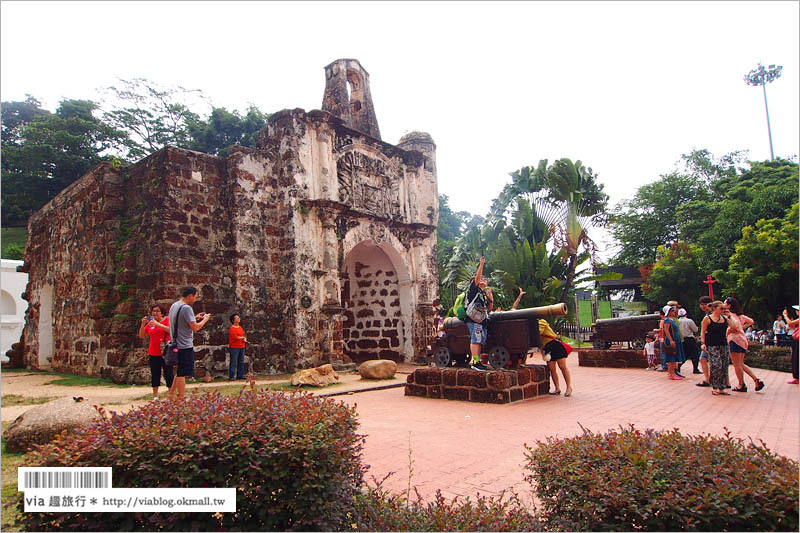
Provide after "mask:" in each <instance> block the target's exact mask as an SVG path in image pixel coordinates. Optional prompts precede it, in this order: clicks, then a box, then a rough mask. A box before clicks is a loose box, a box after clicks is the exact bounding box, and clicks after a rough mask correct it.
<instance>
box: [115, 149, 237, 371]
mask: <svg viewBox="0 0 800 533" xmlns="http://www.w3.org/2000/svg"><path fill="white" fill-rule="evenodd" d="M131 175H132V178H131V185H132V187H134V188H135V189H136V190H140V191H144V192H143V194H142V197H143V198H144V202H143V203H144V208H143V211H142V214H141V219H142V221H141V226H140V228H141V231H140V228H136V231H135V234H134V235H132V236H131V239H132V240H133V241H134V243H135V244H134V246H135V255H136V269H135V271H134V272H132V275H134V276H135V278H136V281H135V283H136V287H137V289H138V294H137V296H138V300H139V302H138V303H139V312H138V313H137V314H136V316H137V318H140V317H141V316H142V315H143V314H144V313H145V312H146V311H147V308H148V306H149V305H152V303H160V304H162V305H163V307H164V308H165V310H168V309H169V307H170V305H171V304H172V303H173V302H175V301H176V300H177V299H178V297H179V296H180V294H179V293H180V289H181V287H183V286H186V285H191V286H194V287H197V289H198V291H199V298H198V301H197V303H196V304H195V305H194V306H193V309H194V311H195V313H199V312H201V311H202V312H207V313H211V314H212V315H213V316H212V318H211V320H210V321H209V323H208V324H207V325H206V327H205V328H203V329H202V330H200V331H199V332H196V333H195V334H194V345H195V359H196V361H197V366H196V376H197V377H203V376H205V375H206V373H223V372H224V371H225V370H226V369H227V365H226V357H227V349H226V347H227V344H228V335H227V329H228V326H229V325H230V324H229V321H228V313H229V312H231V311H232V309H233V308H235V307H236V306H237V304H238V302H237V300H236V297H235V292H234V280H235V272H234V268H233V262H232V261H231V258H232V257H234V256H235V240H234V238H233V231H232V225H233V224H232V220H231V216H230V204H231V203H232V194H231V193H232V191H231V189H232V187H231V184H230V182H229V178H228V175H227V168H226V161H225V160H224V159H222V158H219V157H215V156H211V155H208V154H203V153H200V152H193V151H190V150H182V149H178V148H173V147H167V148H165V149H163V150H160V151H159V152H157V153H155V154H153V155H152V156H150V157H148V158H147V159H145V160H143V161H140V162H139V163H137V164H136V165H134V166H133V167H132V168H131ZM134 207H135V206H134ZM134 211H135V210H134ZM135 326H136V328H137V329H138V326H139V323H138V320H137V321H136V323H135ZM139 343H140V345H142V346H145V343H146V340H141V341H139ZM121 355H122V354H121ZM123 362H125V363H127V364H128V365H131V364H132V363H133V361H130V355H129V360H128V361H124V360H123ZM113 372H116V371H114V370H113V369H112V373H113ZM112 377H113V374H112Z"/></svg>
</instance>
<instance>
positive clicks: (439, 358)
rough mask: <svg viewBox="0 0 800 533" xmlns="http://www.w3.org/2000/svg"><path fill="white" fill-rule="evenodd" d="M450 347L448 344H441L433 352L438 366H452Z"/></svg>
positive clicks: (434, 360)
mask: <svg viewBox="0 0 800 533" xmlns="http://www.w3.org/2000/svg"><path fill="white" fill-rule="evenodd" d="M451 359H452V358H451V357H450V349H449V348H447V347H446V346H440V347H439V348H437V349H436V351H435V352H433V362H434V364H435V365H436V366H450V361H451Z"/></svg>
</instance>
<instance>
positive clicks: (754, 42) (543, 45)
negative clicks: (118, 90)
mask: <svg viewBox="0 0 800 533" xmlns="http://www.w3.org/2000/svg"><path fill="white" fill-rule="evenodd" d="M798 6H800V4H799V3H798V2H723V1H719V2H507V3H500V2H493V3H483V2H438V3H435V2H392V3H390V2H321V3H317V2H297V3H289V2H287V3H283V2H226V3H217V2H54V3H51V2H9V1H3V2H2V4H0V21H1V24H2V26H1V28H2V31H0V38H1V39H2V48H1V49H0V53H1V54H2V55H1V60H0V69H1V70H0V74H1V75H0V97H2V100H3V101H11V100H21V99H24V97H25V94H26V93H30V94H32V95H34V96H36V97H37V98H39V99H40V100H41V101H42V102H43V104H44V107H46V108H48V109H51V110H54V109H55V108H56V107H57V105H58V102H59V100H60V99H61V98H82V99H93V100H99V99H100V98H101V95H100V93H99V92H98V89H99V88H102V87H106V86H108V85H111V84H114V83H115V82H116V79H117V78H132V77H145V78H148V79H150V80H152V81H154V82H157V83H159V84H161V85H181V86H183V87H186V88H190V89H201V90H202V91H203V93H204V94H205V95H206V96H207V97H208V98H209V99H210V100H211V102H213V104H214V105H217V106H224V107H227V108H229V109H239V110H244V109H245V108H246V106H247V104H248V103H250V102H252V103H253V104H255V105H256V106H258V107H259V108H260V109H261V110H262V111H265V112H274V111H278V110H280V109H285V108H295V107H300V108H303V109H306V110H311V109H318V108H319V107H320V106H321V102H322V94H323V90H324V85H325V76H324V71H323V67H324V66H325V65H327V64H328V63H330V62H331V61H333V60H335V59H337V58H342V57H353V58H357V59H359V60H360V61H361V64H362V65H363V66H364V68H365V69H367V71H368V72H369V73H370V81H371V91H372V97H373V101H374V104H375V109H376V112H377V116H378V123H379V126H380V129H381V133H382V137H383V140H384V141H387V142H390V143H396V142H397V141H398V140H399V138H400V137H401V136H402V135H403V134H404V133H405V132H408V131H412V130H420V131H427V132H428V133H430V134H431V135H432V136H433V138H434V140H435V142H436V144H437V147H438V150H437V162H438V170H439V192H440V193H442V194H446V195H448V196H449V197H450V205H451V206H452V207H453V209H454V210H457V211H458V210H467V211H470V212H473V213H476V214H480V215H485V214H486V213H487V211H488V209H489V205H490V203H491V200H492V199H493V198H494V197H495V196H496V195H497V194H498V193H499V191H500V190H501V189H502V187H503V185H504V184H505V183H507V182H508V173H509V172H511V171H513V170H516V169H518V168H519V167H521V166H523V165H535V164H536V163H537V162H538V161H539V160H540V159H544V158H547V159H549V160H551V161H552V160H555V159H558V158H560V157H569V158H571V159H573V160H576V159H580V160H582V161H583V163H584V164H585V165H586V166H589V167H591V168H592V169H593V170H594V171H595V173H596V174H598V175H599V178H600V181H601V183H603V184H605V189H606V191H607V192H608V193H609V195H610V196H611V203H612V204H615V203H616V202H618V201H620V200H622V199H625V198H630V197H631V196H632V195H633V193H634V191H635V189H636V187H638V186H640V185H642V184H644V183H648V182H651V181H653V180H655V179H656V178H658V176H659V175H660V174H663V173H667V172H669V171H670V170H671V169H673V168H674V166H675V163H676V162H677V161H678V159H679V158H680V155H681V154H683V153H687V152H689V151H690V150H691V149H692V148H693V147H696V148H708V149H709V150H711V151H712V153H714V154H715V155H722V154H724V153H727V152H730V151H733V150H749V153H750V157H751V159H755V160H763V159H767V158H769V142H768V138H767V128H766V118H765V113H764V100H763V95H762V91H761V88H756V87H751V86H748V85H746V84H745V83H744V81H743V77H744V75H745V74H746V73H747V72H749V71H750V70H751V69H753V68H755V67H756V65H757V64H758V62H759V61H761V62H762V63H763V64H765V65H768V64H772V63H775V64H780V65H783V67H784V68H783V75H782V77H781V78H779V79H778V80H776V81H775V82H774V83H772V84H770V85H769V86H768V87H767V97H768V101H769V109H770V120H771V125H772V136H773V142H774V147H775V154H776V155H777V156H783V157H790V156H794V155H796V154H797V153H798V152H800V149H799V148H798V145H799V144H800V141H799V140H798V131H799V130H800V126H799V125H798V117H800V110H798V102H799V101H800V89H799V86H798V69H799V68H800V61H798V49H799V47H800V37H799V34H798V27H799V26H800V22H799V20H800V13H799V12H798ZM195 111H197V112H200V113H201V114H205V113H206V112H207V110H206V109H195ZM595 236H596V238H598V239H599V241H600V243H601V245H602V244H604V243H605V244H607V243H608V238H607V237H606V236H605V234H604V232H599V233H597V234H595ZM605 255H607V253H602V254H601V256H605Z"/></svg>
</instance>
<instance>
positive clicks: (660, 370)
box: [656, 368, 666, 372]
mask: <svg viewBox="0 0 800 533" xmlns="http://www.w3.org/2000/svg"><path fill="white" fill-rule="evenodd" d="M656 372H666V370H664V369H663V368H656Z"/></svg>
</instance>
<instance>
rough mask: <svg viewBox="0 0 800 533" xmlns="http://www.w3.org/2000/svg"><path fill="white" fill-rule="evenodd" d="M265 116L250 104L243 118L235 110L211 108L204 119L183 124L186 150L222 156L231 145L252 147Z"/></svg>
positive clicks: (264, 122)
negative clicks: (185, 129)
mask: <svg viewBox="0 0 800 533" xmlns="http://www.w3.org/2000/svg"><path fill="white" fill-rule="evenodd" d="M268 118H269V115H268V114H266V113H262V112H261V111H260V110H259V109H258V108H257V107H255V106H254V105H251V106H250V107H248V109H247V113H245V115H244V116H242V115H240V114H239V112H238V111H236V110H234V111H228V110H227V109H225V108H224V107H214V108H212V110H211V114H210V115H209V116H208V118H207V119H205V120H202V119H199V118H190V119H189V120H188V121H187V134H188V141H187V143H188V147H189V148H190V149H192V150H197V151H200V152H205V153H207V154H213V155H218V156H221V157H225V156H226V155H227V154H228V150H229V149H230V147H231V146H233V145H236V144H238V145H241V146H248V147H250V148H255V146H256V141H257V140H258V132H259V131H261V129H262V128H264V126H266V125H267V119H268Z"/></svg>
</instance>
